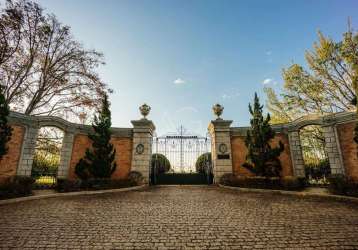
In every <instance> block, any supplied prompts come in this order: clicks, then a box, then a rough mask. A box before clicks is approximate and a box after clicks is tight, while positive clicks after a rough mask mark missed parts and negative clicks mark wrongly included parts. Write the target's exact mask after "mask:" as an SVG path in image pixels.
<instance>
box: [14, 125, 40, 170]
mask: <svg viewBox="0 0 358 250" xmlns="http://www.w3.org/2000/svg"><path fill="white" fill-rule="evenodd" d="M38 132H39V127H38V126H37V124H29V125H27V127H26V132H25V136H24V142H23V144H22V150H21V156H20V160H19V166H18V168H17V175H22V176H31V170H32V162H33V159H34V154H35V148H36V140H37V135H38Z"/></svg>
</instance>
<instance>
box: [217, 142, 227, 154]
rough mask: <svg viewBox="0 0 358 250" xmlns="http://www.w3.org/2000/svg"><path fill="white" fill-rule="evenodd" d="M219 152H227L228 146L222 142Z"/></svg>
mask: <svg viewBox="0 0 358 250" xmlns="http://www.w3.org/2000/svg"><path fill="white" fill-rule="evenodd" d="M219 152H220V153H221V154H225V153H226V152H227V146H226V144H225V143H221V144H220V145H219Z"/></svg>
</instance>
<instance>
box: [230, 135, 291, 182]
mask: <svg viewBox="0 0 358 250" xmlns="http://www.w3.org/2000/svg"><path fill="white" fill-rule="evenodd" d="M280 140H281V141H282V143H283V144H284V146H285V150H284V151H283V152H282V153H281V155H280V157H279V159H280V161H281V164H282V176H292V175H293V167H292V161H291V152H290V146H289V142H288V136H287V135H286V134H277V135H276V137H275V138H274V139H273V140H272V146H277V145H278V142H279V141H280ZM231 150H232V166H233V173H234V174H235V175H243V176H252V175H253V174H252V173H251V172H250V171H248V170H247V169H245V168H244V167H242V164H243V163H244V162H245V159H246V154H247V148H246V146H245V137H244V136H232V137H231Z"/></svg>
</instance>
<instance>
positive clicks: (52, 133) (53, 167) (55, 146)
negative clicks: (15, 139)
mask: <svg viewBox="0 0 358 250" xmlns="http://www.w3.org/2000/svg"><path fill="white" fill-rule="evenodd" d="M63 137H64V132H63V131H62V130H61V129H59V128H56V127H42V128H40V129H39V133H38V136H37V140H36V148H35V153H34V158H33V163H32V169H31V176H32V177H33V178H34V179H35V187H36V188H40V189H44V188H52V187H54V186H55V185H56V181H57V172H58V167H59V165H60V160H61V149H62V141H63Z"/></svg>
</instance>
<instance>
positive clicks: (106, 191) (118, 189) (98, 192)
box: [0, 185, 148, 205]
mask: <svg viewBox="0 0 358 250" xmlns="http://www.w3.org/2000/svg"><path fill="white" fill-rule="evenodd" d="M146 187H148V185H141V186H135V187H128V188H117V189H107V190H94V191H77V192H67V193H54V194H43V195H34V196H26V197H19V198H11V199H5V200H0V205H5V204H12V203H19V202H24V201H32V200H39V199H47V198H55V197H67V196H80V195H92V194H108V193H120V192H127V191H135V190H141V189H144V188H146Z"/></svg>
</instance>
